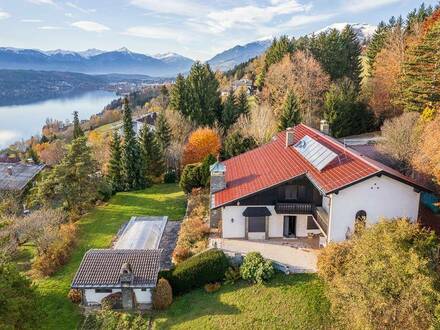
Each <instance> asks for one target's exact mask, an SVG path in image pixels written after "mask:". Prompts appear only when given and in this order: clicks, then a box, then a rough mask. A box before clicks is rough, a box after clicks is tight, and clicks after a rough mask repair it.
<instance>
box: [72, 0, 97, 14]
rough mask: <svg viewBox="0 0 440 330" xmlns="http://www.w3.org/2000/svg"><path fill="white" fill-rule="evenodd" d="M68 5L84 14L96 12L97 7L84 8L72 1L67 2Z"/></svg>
mask: <svg viewBox="0 0 440 330" xmlns="http://www.w3.org/2000/svg"><path fill="white" fill-rule="evenodd" d="M66 6H68V7H70V8H73V9H76V10H78V11H80V12H82V13H84V14H92V13H94V12H96V9H86V8H82V7H80V6H78V5H75V4H74V3H72V2H66Z"/></svg>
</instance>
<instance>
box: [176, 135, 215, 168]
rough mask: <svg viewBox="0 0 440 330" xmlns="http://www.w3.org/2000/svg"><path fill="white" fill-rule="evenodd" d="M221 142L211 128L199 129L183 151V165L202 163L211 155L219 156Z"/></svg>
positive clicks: (190, 137)
mask: <svg viewBox="0 0 440 330" xmlns="http://www.w3.org/2000/svg"><path fill="white" fill-rule="evenodd" d="M220 148H221V141H220V137H219V136H218V134H217V133H216V132H215V131H214V130H212V129H210V128H198V129H197V130H195V131H194V132H192V133H191V135H190V136H189V138H188V143H187V144H186V145H185V149H184V151H183V159H182V164H183V165H184V166H185V165H187V164H193V163H198V162H201V161H202V160H203V159H204V158H205V157H206V156H208V155H209V154H211V155H213V156H215V157H216V156H217V155H218V154H219V152H220Z"/></svg>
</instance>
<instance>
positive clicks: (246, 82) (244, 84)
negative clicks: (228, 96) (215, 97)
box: [231, 78, 253, 95]
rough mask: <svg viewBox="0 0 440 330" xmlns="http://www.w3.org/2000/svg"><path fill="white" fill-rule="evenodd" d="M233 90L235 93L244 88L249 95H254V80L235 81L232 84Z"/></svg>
mask: <svg viewBox="0 0 440 330" xmlns="http://www.w3.org/2000/svg"><path fill="white" fill-rule="evenodd" d="M231 87H232V90H233V91H234V92H235V91H236V90H237V89H239V88H240V87H244V88H245V89H246V93H247V95H251V94H252V88H253V87H252V80H250V79H246V78H243V79H239V80H234V81H233V82H232V84H231Z"/></svg>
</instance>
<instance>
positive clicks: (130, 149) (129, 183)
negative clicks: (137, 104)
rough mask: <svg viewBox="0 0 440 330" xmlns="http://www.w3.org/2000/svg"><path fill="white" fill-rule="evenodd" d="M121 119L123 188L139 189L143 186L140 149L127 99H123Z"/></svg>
mask: <svg viewBox="0 0 440 330" xmlns="http://www.w3.org/2000/svg"><path fill="white" fill-rule="evenodd" d="M122 121H123V130H124V144H123V147H122V159H121V173H122V178H123V183H124V189H125V190H132V189H140V188H142V186H143V183H144V179H143V176H142V174H141V159H140V149H139V144H138V141H137V139H136V134H135V132H134V130H133V121H132V118H131V109H130V106H129V104H128V99H125V100H124V106H123V118H122Z"/></svg>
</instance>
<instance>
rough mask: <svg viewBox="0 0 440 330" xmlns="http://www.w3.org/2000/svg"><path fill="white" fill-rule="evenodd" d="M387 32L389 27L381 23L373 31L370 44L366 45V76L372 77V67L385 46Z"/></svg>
mask: <svg viewBox="0 0 440 330" xmlns="http://www.w3.org/2000/svg"><path fill="white" fill-rule="evenodd" d="M388 31H389V27H388V26H387V25H386V24H385V23H384V22H383V21H382V22H380V23H379V25H378V26H377V28H376V30H375V31H374V33H373V35H372V37H371V40H370V42H369V43H368V47H367V51H366V54H365V55H366V57H367V65H368V68H367V70H368V75H370V76H371V75H372V74H373V71H374V66H375V63H376V56H377V54H379V53H380V51H381V50H382V48H383V47H384V45H385V41H386V39H387V34H388Z"/></svg>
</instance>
